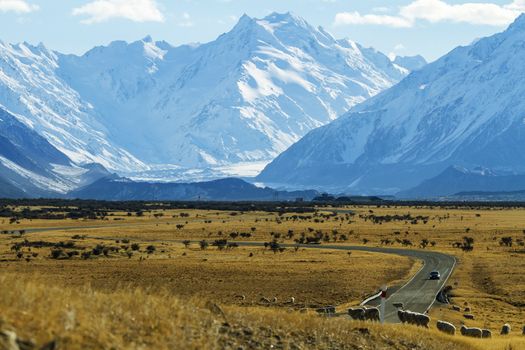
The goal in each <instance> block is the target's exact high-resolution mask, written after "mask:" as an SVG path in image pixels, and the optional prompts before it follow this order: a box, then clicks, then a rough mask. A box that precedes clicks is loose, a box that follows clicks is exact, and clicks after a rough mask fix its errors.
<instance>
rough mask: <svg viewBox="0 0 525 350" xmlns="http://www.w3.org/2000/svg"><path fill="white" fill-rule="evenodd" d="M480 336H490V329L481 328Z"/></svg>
mask: <svg viewBox="0 0 525 350" xmlns="http://www.w3.org/2000/svg"><path fill="white" fill-rule="evenodd" d="M481 337H482V338H492V332H491V331H490V329H482V330H481Z"/></svg>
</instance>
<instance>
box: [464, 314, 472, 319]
mask: <svg viewBox="0 0 525 350" xmlns="http://www.w3.org/2000/svg"><path fill="white" fill-rule="evenodd" d="M463 317H465V318H466V319H467V320H473V319H474V315H471V314H464V315H463Z"/></svg>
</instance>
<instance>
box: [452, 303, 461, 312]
mask: <svg viewBox="0 0 525 350" xmlns="http://www.w3.org/2000/svg"><path fill="white" fill-rule="evenodd" d="M452 310H454V311H457V312H461V308H460V307H459V306H457V305H452Z"/></svg>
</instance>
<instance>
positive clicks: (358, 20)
mask: <svg viewBox="0 0 525 350" xmlns="http://www.w3.org/2000/svg"><path fill="white" fill-rule="evenodd" d="M344 24H375V25H382V26H388V27H395V28H407V27H411V26H412V22H410V21H409V20H407V19H406V18H403V17H398V16H388V15H373V14H368V15H362V14H360V13H359V12H357V11H355V12H342V13H338V14H336V15H335V25H344Z"/></svg>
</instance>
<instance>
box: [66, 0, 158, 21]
mask: <svg viewBox="0 0 525 350" xmlns="http://www.w3.org/2000/svg"><path fill="white" fill-rule="evenodd" d="M73 15H74V16H87V18H86V19H84V20H82V23H85V24H92V23H100V22H105V21H108V20H110V19H113V18H124V19H128V20H131V21H134V22H163V21H164V15H163V14H162V12H161V11H160V10H159V7H158V5H157V2H156V1H155V0H95V1H91V2H89V3H87V4H85V5H83V6H80V7H77V8H75V9H73Z"/></svg>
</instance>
